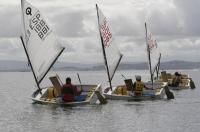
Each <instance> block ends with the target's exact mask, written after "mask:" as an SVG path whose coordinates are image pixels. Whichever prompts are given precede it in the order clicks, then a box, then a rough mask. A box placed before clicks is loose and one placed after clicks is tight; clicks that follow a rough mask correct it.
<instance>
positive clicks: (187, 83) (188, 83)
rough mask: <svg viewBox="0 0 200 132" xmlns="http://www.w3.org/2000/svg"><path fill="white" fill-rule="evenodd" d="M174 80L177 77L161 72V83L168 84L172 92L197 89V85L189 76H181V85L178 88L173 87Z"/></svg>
mask: <svg viewBox="0 0 200 132" xmlns="http://www.w3.org/2000/svg"><path fill="white" fill-rule="evenodd" d="M173 78H175V75H172V74H171V73H167V72H166V71H162V72H161V76H160V81H163V82H168V87H169V89H172V90H183V89H190V88H191V89H193V88H195V84H194V82H193V80H192V79H191V78H189V75H188V74H180V79H181V81H180V83H179V85H178V86H173V85H172V84H173Z"/></svg>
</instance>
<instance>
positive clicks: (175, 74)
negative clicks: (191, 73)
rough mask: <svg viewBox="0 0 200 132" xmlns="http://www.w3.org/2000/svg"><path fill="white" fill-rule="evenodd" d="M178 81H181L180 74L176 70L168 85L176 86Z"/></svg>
mask: <svg viewBox="0 0 200 132" xmlns="http://www.w3.org/2000/svg"><path fill="white" fill-rule="evenodd" d="M180 83H181V74H179V73H178V72H175V73H174V78H173V79H172V84H171V85H170V86H172V87H178V86H179V84H180Z"/></svg>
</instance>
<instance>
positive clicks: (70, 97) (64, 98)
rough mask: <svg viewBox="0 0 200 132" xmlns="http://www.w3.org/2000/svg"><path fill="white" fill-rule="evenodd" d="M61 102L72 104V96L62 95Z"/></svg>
mask: <svg viewBox="0 0 200 132" xmlns="http://www.w3.org/2000/svg"><path fill="white" fill-rule="evenodd" d="M62 100H63V101H65V102H73V101H74V96H73V95H71V94H64V95H63V96H62Z"/></svg>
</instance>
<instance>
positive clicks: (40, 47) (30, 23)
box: [21, 0, 64, 84]
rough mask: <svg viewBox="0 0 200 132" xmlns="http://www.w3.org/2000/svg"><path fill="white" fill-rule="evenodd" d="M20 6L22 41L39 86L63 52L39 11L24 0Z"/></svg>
mask: <svg viewBox="0 0 200 132" xmlns="http://www.w3.org/2000/svg"><path fill="white" fill-rule="evenodd" d="M21 2H22V3H21V6H22V25H23V26H22V40H23V42H24V48H25V50H26V52H27V57H28V58H29V60H30V64H31V65H32V71H33V73H34V74H35V78H36V81H37V83H38V84H39V83H40V82H41V81H42V79H43V78H44V77H45V75H46V74H47V73H48V71H49V69H50V68H51V67H52V65H53V64H54V63H55V61H56V60H57V58H58V56H59V55H60V54H61V53H62V51H63V50H64V47H62V46H61V45H60V44H58V42H57V39H56V36H55V35H54V33H53V30H52V29H51V27H50V26H49V25H48V23H47V22H46V20H45V19H44V17H43V15H42V14H41V13H40V11H39V10H38V9H37V8H36V7H34V6H32V5H31V4H30V3H29V2H27V1H26V0H21Z"/></svg>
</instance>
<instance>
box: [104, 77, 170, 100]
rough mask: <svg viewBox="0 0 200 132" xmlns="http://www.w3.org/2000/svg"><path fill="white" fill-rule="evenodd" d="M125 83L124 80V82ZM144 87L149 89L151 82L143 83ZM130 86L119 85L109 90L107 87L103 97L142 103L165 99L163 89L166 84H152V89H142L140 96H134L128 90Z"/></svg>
mask: <svg viewBox="0 0 200 132" xmlns="http://www.w3.org/2000/svg"><path fill="white" fill-rule="evenodd" d="M125 81H126V80H125ZM145 85H146V86H148V87H150V86H151V85H152V83H151V82H147V83H145ZM129 86H130V85H128V84H126V85H121V86H116V87H113V90H111V89H110V88H109V87H108V88H106V89H105V90H104V96H105V97H106V98H107V99H113V100H133V101H144V100H155V99H163V98H164V97H165V95H166V94H165V88H166V87H167V83H162V82H156V83H154V88H153V89H144V90H143V91H142V95H141V96H135V94H134V91H133V92H132V90H131V89H130V88H129Z"/></svg>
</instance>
